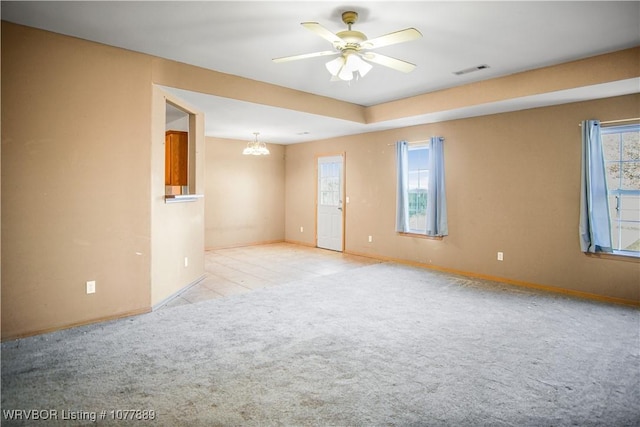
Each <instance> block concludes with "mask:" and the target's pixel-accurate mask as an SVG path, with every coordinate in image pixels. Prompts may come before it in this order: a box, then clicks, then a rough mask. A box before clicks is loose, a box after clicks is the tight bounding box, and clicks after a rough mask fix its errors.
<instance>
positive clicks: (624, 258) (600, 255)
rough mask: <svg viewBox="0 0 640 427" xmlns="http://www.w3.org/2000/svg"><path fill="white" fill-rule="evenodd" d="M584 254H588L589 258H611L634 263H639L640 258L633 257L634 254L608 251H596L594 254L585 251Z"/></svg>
mask: <svg viewBox="0 0 640 427" xmlns="http://www.w3.org/2000/svg"><path fill="white" fill-rule="evenodd" d="M585 255H586V256H588V257H589V258H599V259H608V260H612V261H624V262H634V263H636V264H640V258H638V257H634V256H627V255H618V254H609V253H604V252H598V253H595V254H594V253H590V252H587V253H585Z"/></svg>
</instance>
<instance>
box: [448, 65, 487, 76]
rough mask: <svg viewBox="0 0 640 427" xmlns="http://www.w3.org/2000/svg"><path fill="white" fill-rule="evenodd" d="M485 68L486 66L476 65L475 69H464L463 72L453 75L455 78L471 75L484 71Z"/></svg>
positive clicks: (456, 72) (455, 72)
mask: <svg viewBox="0 0 640 427" xmlns="http://www.w3.org/2000/svg"><path fill="white" fill-rule="evenodd" d="M486 68H489V66H488V65H487V64H482V65H476V66H475V67H471V68H465V69H464V70H460V71H454V72H453V74H455V75H456V76H461V75H463V74H469V73H473V72H474V71H480V70H484V69H486Z"/></svg>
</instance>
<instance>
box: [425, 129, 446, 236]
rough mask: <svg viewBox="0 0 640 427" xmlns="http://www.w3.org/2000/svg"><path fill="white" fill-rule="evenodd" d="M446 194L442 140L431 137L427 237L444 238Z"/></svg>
mask: <svg viewBox="0 0 640 427" xmlns="http://www.w3.org/2000/svg"><path fill="white" fill-rule="evenodd" d="M447 234H449V227H448V224H447V193H446V191H445V185H444V138H442V137H439V136H434V137H431V148H430V155H429V188H428V190H427V236H446V235H447Z"/></svg>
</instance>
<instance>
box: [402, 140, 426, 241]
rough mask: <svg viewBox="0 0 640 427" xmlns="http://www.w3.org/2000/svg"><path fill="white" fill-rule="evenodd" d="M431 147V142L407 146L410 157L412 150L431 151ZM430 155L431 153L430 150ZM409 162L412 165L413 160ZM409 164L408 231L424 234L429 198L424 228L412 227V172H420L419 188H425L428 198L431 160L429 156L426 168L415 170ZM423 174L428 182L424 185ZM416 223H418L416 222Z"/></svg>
mask: <svg viewBox="0 0 640 427" xmlns="http://www.w3.org/2000/svg"><path fill="white" fill-rule="evenodd" d="M430 148H431V144H429V142H420V143H412V144H409V145H408V147H407V150H408V156H409V159H410V158H411V152H412V151H414V152H415V151H418V150H427V151H429V150H430ZM429 155H431V153H430V152H429ZM408 163H409V165H410V164H411V160H409V162H408ZM409 165H407V168H408V171H407V173H408V174H409V180H408V181H409V188H407V193H408V194H406V197H407V200H408V201H409V230H408V231H407V233H409V234H420V235H423V234H425V233H426V231H427V219H426V215H427V204H426V203H429V201H428V200H427V201H426V203H425V206H424V220H423V222H424V227H423V228H418V227H412V224H413V223H415V221H412V220H411V214H412V208H411V196H410V194H411V173H412V172H416V171H417V172H418V182H419V184H420V185H419V189H420V190H423V194H424V197H425V199H426V197H427V190H428V188H429V161H428V157H427V163H426V164H425V165H424V166H425V167H424V169H413V170H411V169H409ZM421 175H424V176H425V180H426V182H425V185H424V187H422V182H421ZM413 212H415V209H414V210H413ZM414 225H417V224H414Z"/></svg>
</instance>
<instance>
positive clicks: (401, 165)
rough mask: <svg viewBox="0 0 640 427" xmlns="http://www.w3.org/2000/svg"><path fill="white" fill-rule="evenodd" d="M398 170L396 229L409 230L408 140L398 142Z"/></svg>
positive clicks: (400, 230)
mask: <svg viewBox="0 0 640 427" xmlns="http://www.w3.org/2000/svg"><path fill="white" fill-rule="evenodd" d="M396 170H397V174H398V191H397V193H396V194H397V198H398V199H397V207H396V231H397V232H400V233H405V232H407V231H409V200H408V198H407V193H408V191H409V144H408V143H407V141H398V142H397V143H396Z"/></svg>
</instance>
